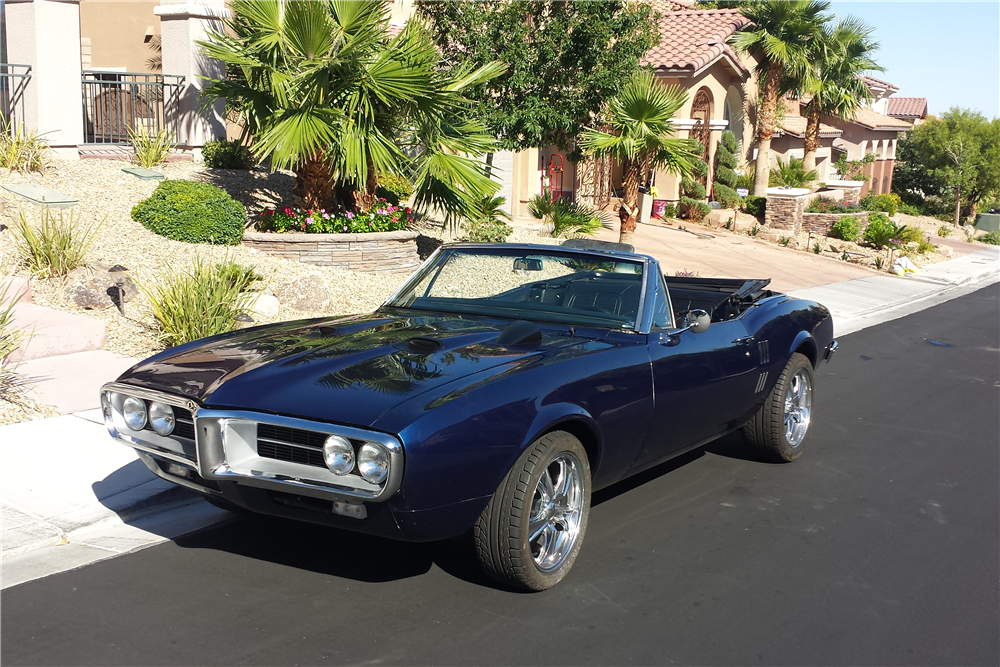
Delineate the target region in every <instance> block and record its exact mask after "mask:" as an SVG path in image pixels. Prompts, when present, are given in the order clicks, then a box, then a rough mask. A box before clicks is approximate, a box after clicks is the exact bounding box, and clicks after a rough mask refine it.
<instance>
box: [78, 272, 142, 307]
mask: <svg viewBox="0 0 1000 667" xmlns="http://www.w3.org/2000/svg"><path fill="white" fill-rule="evenodd" d="M110 268H111V267H109V266H108V265H107V264H89V265H87V266H81V267H79V268H76V269H73V270H72V271H70V272H69V275H67V276H66V286H65V287H63V288H62V291H61V292H60V293H59V295H60V297H61V298H62V300H63V301H66V302H68V303H72V304H74V305H77V306H79V307H80V308H90V309H94V310H101V309H103V308H107V307H108V306H113V305H115V304H116V302H117V299H118V288H117V287H116V286H115V274H113V273H109V272H108V269H110ZM138 293H139V290H138V288H137V287H136V286H135V283H133V282H132V280H131V279H130V278H129V277H128V276H126V277H125V284H124V285H122V294H123V296H124V299H125V302H126V303H128V302H129V301H131V300H132V299H134V298H135V297H136V295H137V294H138Z"/></svg>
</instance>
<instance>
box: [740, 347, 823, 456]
mask: <svg viewBox="0 0 1000 667" xmlns="http://www.w3.org/2000/svg"><path fill="white" fill-rule="evenodd" d="M796 374H803V375H804V376H805V377H807V378H808V391H809V394H810V396H809V399H810V412H809V415H808V417H809V419H810V420H811V419H812V407H811V406H812V395H813V387H815V386H816V385H815V381H814V377H815V376H814V375H813V367H812V363H811V362H810V361H809V359H808V357H806V356H805V355H803V354H799V353H798V352H796V353H795V354H793V355H792V358H791V359H790V360H789V361H788V365H787V366H785V370H783V371H782V372H781V376H780V377H779V378H778V382H777V383H776V384H775V385H774V389H772V390H771V393H770V394H768V396H767V398H766V399H765V400H764V405H762V406H761V408H760V410H758V411H757V414H755V415H754V416H753V418H752V419H751V420H750V421H748V422H747V423H746V424H744V426H743V437H744V438H745V439H746V441H747V443H748V444H749V445H750V446H751V447H753V448H754V449H755V450H756V451H757V452H758V453H759V454H760V456H761V457H763V458H765V459H768V460H770V461H777V462H789V461H794V460H795V459H797V458H798V457H799V456H800V455H801V454H802V450H803V445H804V443H805V440H804V439H805V438H806V437H808V426H809V424H808V423H807V425H806V431H805V432H804V433H803V434H802V436H801V437H800V439H799V442H798V443H794V444H793V443H790V442H789V441H788V438H787V437H786V429H785V400H786V398H787V396H788V392H789V391H790V390H791V386H792V381H793V378H794V377H795V376H796Z"/></svg>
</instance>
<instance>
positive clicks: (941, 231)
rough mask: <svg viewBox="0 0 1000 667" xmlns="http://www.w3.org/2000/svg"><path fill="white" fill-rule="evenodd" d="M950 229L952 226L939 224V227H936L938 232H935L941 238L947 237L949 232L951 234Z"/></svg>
mask: <svg viewBox="0 0 1000 667" xmlns="http://www.w3.org/2000/svg"><path fill="white" fill-rule="evenodd" d="M951 229H952V228H951V227H950V226H949V225H941V226H940V227H938V232H937V233H938V236H940V237H941V238H945V237H947V236H948V235H949V234H951Z"/></svg>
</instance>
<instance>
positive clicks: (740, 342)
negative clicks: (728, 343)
mask: <svg viewBox="0 0 1000 667" xmlns="http://www.w3.org/2000/svg"><path fill="white" fill-rule="evenodd" d="M753 341H754V337H753V336H744V337H743V338H737V339H736V340H734V341H733V345H750V344H751V343H753Z"/></svg>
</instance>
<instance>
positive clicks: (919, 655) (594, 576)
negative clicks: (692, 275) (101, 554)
mask: <svg viewBox="0 0 1000 667" xmlns="http://www.w3.org/2000/svg"><path fill="white" fill-rule="evenodd" d="M998 296H1000V289H998V287H997V286H992V287H990V288H988V289H985V290H982V291H980V292H977V293H974V294H972V295H969V296H966V297H963V298H961V299H957V300H955V301H951V302H949V303H946V304H943V305H940V306H937V307H934V308H932V309H929V310H926V311H924V312H922V313H918V314H916V315H912V316H909V317H906V318H904V319H900V320H896V321H894V322H891V323H888V324H884V325H881V326H878V327H875V328H871V329H867V330H864V331H861V332H858V333H855V334H852V335H850V336H846V337H844V338H842V339H841V341H840V343H841V346H840V352H839V353H838V354H837V356H836V358H835V359H834V361H833V362H832V363H831V364H828V365H825V366H823V367H822V368H821V369H820V372H819V374H818V377H817V384H818V389H817V404H818V414H817V415H816V421H815V422H814V426H813V430H812V432H811V434H810V438H809V440H808V441H807V443H808V450H807V451H806V452H805V454H804V455H803V458H801V459H800V460H799V461H797V462H796V463H794V464H790V465H773V464H766V463H761V462H757V461H755V460H753V459H752V458H745V457H744V454H743V453H742V450H741V448H740V446H739V439H738V438H737V437H734V436H731V437H728V438H725V439H724V440H722V441H719V442H717V443H715V444H713V445H710V446H708V447H707V448H705V449H704V450H701V451H698V452H695V453H692V454H690V455H687V456H685V457H683V458H682V459H680V460H677V461H674V462H671V463H669V464H666V465H664V466H660V467H659V468H657V469H655V470H653V471H650V472H649V473H647V474H643V475H642V476H641V477H640V478H638V479H633V480H629V481H627V482H625V483H623V484H621V485H618V486H616V487H614V488H612V489H610V490H607V491H605V492H602V493H601V494H600V495H599V496H597V497H595V507H594V509H593V513H592V515H591V519H590V527H589V530H588V534H587V538H586V543H585V544H584V548H583V551H582V553H581V555H580V558H579V559H578V560H577V563H576V566H575V567H574V569H573V571H572V572H571V573H570V574H569V576H568V577H567V578H566V580H564V581H563V582H562V583H561V584H560V585H559V586H557V587H556V588H554V589H552V590H550V591H547V592H544V593H539V594H530V595H529V594H518V593H512V592H508V591H504V590H499V589H496V588H494V587H492V586H491V585H490V584H489V583H488V582H487V580H485V578H484V577H483V576H482V575H481V574H480V573H479V571H478V568H477V566H476V564H475V562H474V560H473V558H472V554H471V552H470V551H469V550H467V549H466V548H464V547H463V545H462V544H461V543H458V542H450V543H444V544H434V545H407V544H400V543H395V542H389V541H385V540H380V539H374V538H369V537H364V536H361V535H355V534H350V533H340V532H336V531H332V530H328V529H323V528H319V527H314V526H308V525H297V524H291V523H284V522H279V521H273V520H268V519H257V518H241V519H237V520H234V521H231V522H229V523H226V524H222V525H219V526H216V527H213V528H211V529H207V530H204V531H202V532H200V533H198V534H195V535H191V536H188V537H186V538H183V539H180V540H177V541H176V542H172V543H167V544H164V545H161V546H157V547H153V548H150V549H146V550H144V551H141V552H138V553H135V554H132V555H129V556H124V557H121V558H117V559H113V560H108V561H104V562H101V563H97V564H94V565H90V566H88V567H85V568H83V569H80V570H76V571H72V572H66V573H63V574H59V575H54V576H51V577H48V578H46V579H42V580H39V581H35V582H31V583H27V584H23V585H21V586H16V587H13V588H10V589H7V590H5V591H4V592H3V599H2V630H0V631H2V636H0V639H2V648H0V659H2V662H3V664H4V665H20V664H73V665H84V664H99V665H126V664H127V665H160V664H191V665H194V664H241V665H243V664H245V665H257V664H282V665H287V664H348V663H388V664H437V665H473V664H532V665H580V664H616V665H620V664H666V663H680V664H767V665H775V664H796V665H821V664H822V665H825V664H853V665H867V664H877V665H896V664H902V665H924V664H941V665H974V664H984V665H985V664H990V665H996V664H998V662H1000V648H998V637H1000V630H998V628H1000V613H998V605H1000V590H998V575H1000V563H998V559H1000V556H998V554H1000V537H998V526H1000V461H998V457H1000V305H998ZM930 341H937V342H936V343H932V342H930Z"/></svg>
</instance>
